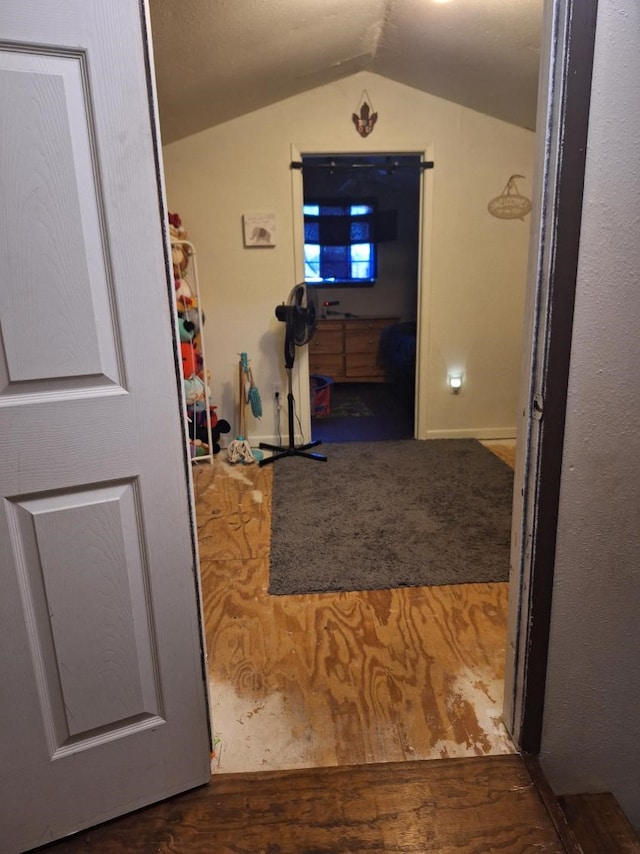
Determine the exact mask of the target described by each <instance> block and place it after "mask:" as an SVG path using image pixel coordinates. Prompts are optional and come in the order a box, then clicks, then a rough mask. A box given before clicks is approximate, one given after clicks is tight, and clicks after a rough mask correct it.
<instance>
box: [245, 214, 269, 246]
mask: <svg viewBox="0 0 640 854" xmlns="http://www.w3.org/2000/svg"><path fill="white" fill-rule="evenodd" d="M242 222H243V226H244V245H245V246H246V247H247V248H254V249H255V248H259V247H269V246H275V245H276V215H275V213H274V212H273V211H249V212H247V213H245V214H243V215H242Z"/></svg>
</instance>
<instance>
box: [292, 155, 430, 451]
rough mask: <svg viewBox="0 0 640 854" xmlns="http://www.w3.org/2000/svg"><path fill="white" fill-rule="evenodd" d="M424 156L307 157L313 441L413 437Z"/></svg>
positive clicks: (305, 192)
mask: <svg viewBox="0 0 640 854" xmlns="http://www.w3.org/2000/svg"><path fill="white" fill-rule="evenodd" d="M421 164H422V158H421V155H420V154H406V153H383V154H375V155H368V156H362V155H360V156H357V155H351V154H342V153H335V154H327V155H321V156H320V155H317V156H316V155H303V156H302V181H303V197H304V218H305V226H304V250H303V251H304V266H305V270H304V272H305V281H306V282H307V285H308V287H309V288H312V289H313V290H314V292H315V295H316V301H317V306H318V310H319V316H320V320H319V322H318V327H317V329H316V332H315V335H314V337H313V339H312V340H311V342H310V345H309V374H310V383H311V429H312V437H313V438H316V439H320V440H321V441H323V442H344V441H357V440H369V441H371V440H377V439H408V438H413V436H414V433H415V431H414V420H415V393H416V392H415V376H416V350H417V346H416V345H417V314H418V273H419V270H418V268H419V257H420V210H421V185H422V179H421V175H422V169H421Z"/></svg>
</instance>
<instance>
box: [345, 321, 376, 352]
mask: <svg viewBox="0 0 640 854" xmlns="http://www.w3.org/2000/svg"><path fill="white" fill-rule="evenodd" d="M379 340H380V329H378V328H373V329H371V328H367V327H365V326H358V327H356V328H354V329H347V330H346V332H345V336H344V349H345V352H346V353H374V354H376V355H377V353H378V342H379Z"/></svg>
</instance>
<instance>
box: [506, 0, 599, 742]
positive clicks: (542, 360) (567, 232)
mask: <svg viewBox="0 0 640 854" xmlns="http://www.w3.org/2000/svg"><path fill="white" fill-rule="evenodd" d="M597 7H598V0H545V15H544V29H543V33H542V37H541V48H542V52H541V59H540V78H539V88H538V120H537V127H538V129H539V133H538V140H537V156H536V176H535V180H534V190H535V195H534V205H533V212H534V213H533V219H532V225H531V243H530V257H529V275H528V297H527V312H526V318H525V323H526V328H525V336H524V340H525V342H526V346H528V347H530V349H529V351H528V352H526V353H525V354H524V358H523V370H522V383H521V389H520V406H519V410H518V411H519V416H520V423H519V425H518V436H519V442H518V446H519V447H518V456H517V460H516V472H515V482H514V511H513V520H514V522H516V521H517V522H518V524H517V525H514V527H513V534H512V552H511V555H512V559H511V577H510V588H509V594H510V595H509V619H508V627H507V656H506V664H505V691H504V720H505V724H506V726H507V729H508V730H509V732H510V733H511V735H512V736H513V739H514V741H515V743H516V745H517V746H518V748H519V749H520V750H522V751H524V752H526V753H532V754H538V753H539V752H540V744H541V739H542V726H543V710H544V698H545V683H546V670H547V659H548V652H549V633H550V625H551V609H552V598H553V578H554V562H555V549H556V535H557V525H558V506H559V498H560V485H561V484H560V479H561V470H562V454H563V444H564V427H565V415H566V409H567V390H568V381H569V365H570V358H571V340H572V329H573V311H574V304H575V293H576V279H577V271H578V260H579V248H580V225H581V217H582V202H583V189H584V173H585V159H586V148H587V139H588V129H589V106H590V99H591V77H592V70H593V55H594V45H595V30H596V18H597ZM543 130H544V132H543Z"/></svg>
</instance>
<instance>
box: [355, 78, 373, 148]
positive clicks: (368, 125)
mask: <svg viewBox="0 0 640 854" xmlns="http://www.w3.org/2000/svg"><path fill="white" fill-rule="evenodd" d="M357 110H358V112H357V113H352V114H351V121H352V122H353V123H354V125H355V128H356V130H357V132H358V133H359V134H360V136H361V137H367V136H369V134H370V133H371V132H372V131H373V128H374V126H375V123H376V122H377V121H378V114H377V113H375V112H374V111H373V105H372V104H371V98H370V97H369V93H368V92H367V90H366V89H363V91H362V95H360V100H359V102H358V107H357Z"/></svg>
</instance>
